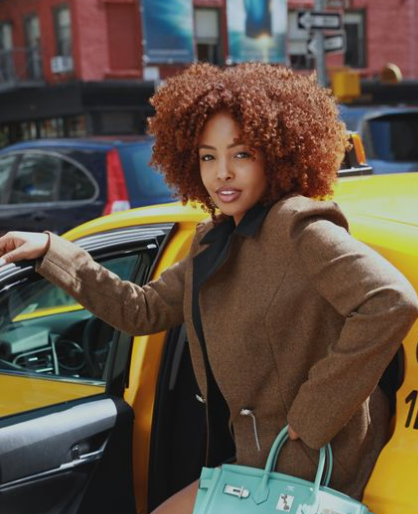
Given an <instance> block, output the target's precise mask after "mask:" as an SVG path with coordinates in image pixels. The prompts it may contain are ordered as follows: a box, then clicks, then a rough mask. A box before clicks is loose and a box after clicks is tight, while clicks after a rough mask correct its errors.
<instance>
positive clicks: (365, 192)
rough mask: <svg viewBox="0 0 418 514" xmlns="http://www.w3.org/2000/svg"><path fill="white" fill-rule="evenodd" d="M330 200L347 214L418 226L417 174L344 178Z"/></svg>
mask: <svg viewBox="0 0 418 514" xmlns="http://www.w3.org/2000/svg"><path fill="white" fill-rule="evenodd" d="M334 199H335V201H336V202H338V204H339V205H340V206H341V208H342V209H343V210H344V211H346V212H347V213H350V214H359V215H363V216H369V217H374V218H380V219H386V220H390V221H394V222H398V223H406V224H408V225H415V226H418V208H417V206H418V173H405V174H403V173H402V174H398V173H397V174H394V175H371V176H364V177H353V178H345V179H342V180H340V181H339V183H338V185H337V187H336V190H335V196H334Z"/></svg>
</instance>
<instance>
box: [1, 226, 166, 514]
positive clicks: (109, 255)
mask: <svg viewBox="0 0 418 514" xmlns="http://www.w3.org/2000/svg"><path fill="white" fill-rule="evenodd" d="M170 230H171V225H154V226H152V227H130V228H126V229H121V230H117V231H110V232H105V233H101V234H98V235H95V236H91V237H86V238H84V239H83V240H80V241H79V242H78V244H80V245H82V246H83V247H84V248H86V249H87V250H88V251H90V252H91V253H92V255H93V257H94V258H95V259H96V260H98V261H99V262H101V263H102V264H103V265H104V266H105V267H107V268H109V269H110V270H112V271H113V272H115V273H117V274H118V275H119V276H121V277H122V278H123V279H127V280H131V281H134V282H136V283H139V284H142V283H144V282H145V281H146V280H147V279H148V277H149V275H150V272H151V269H152V267H153V264H154V262H155V261H156V259H157V256H158V253H159V249H160V247H161V246H162V244H163V243H164V240H165V238H166V237H167V235H168V233H169V232H170ZM32 264H33V263H32ZM131 345H132V337H131V336H129V335H127V334H125V333H122V332H119V331H117V330H116V329H114V328H113V327H111V326H109V325H107V324H106V323H104V322H103V321H101V320H99V319H98V318H96V317H95V316H94V315H93V314H91V313H90V312H88V311H86V310H85V309H84V308H83V307H81V306H80V305H79V304H77V302H76V301H75V300H73V299H72V298H71V297H70V296H69V295H67V294H66V293H65V292H64V291H62V290H61V289H59V288H57V287H56V286H54V285H52V284H51V283H49V282H48V281H46V280H45V279H44V278H42V277H40V276H39V275H38V274H37V273H35V272H34V268H33V265H31V263H25V264H24V265H22V266H15V265H8V266H5V267H4V268H2V269H1V271H0V512H1V513H4V514H28V513H30V514H47V513H51V514H52V513H53V514H91V513H93V512H94V513H96V512H97V513H100V514H135V513H136V508H135V499H134V491H133V477H132V429H133V418H134V414H133V411H132V408H131V407H130V406H129V405H128V404H127V403H126V402H125V401H124V400H123V392H124V388H125V386H126V375H127V374H126V372H125V371H126V370H127V368H128V364H129V360H130V352H131Z"/></svg>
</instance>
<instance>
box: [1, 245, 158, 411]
mask: <svg viewBox="0 0 418 514" xmlns="http://www.w3.org/2000/svg"><path fill="white" fill-rule="evenodd" d="M101 263H102V264H103V265H104V266H105V267H106V268H108V269H110V270H111V271H113V272H114V273H116V274H118V275H119V276H120V277H121V278H122V279H127V280H135V281H137V282H140V283H141V282H143V281H144V280H145V276H146V274H147V272H148V270H149V267H150V263H151V257H150V256H149V254H148V253H147V251H146V250H135V251H133V250H131V251H130V252H129V253H124V254H122V255H119V256H116V257H115V256H113V257H109V258H107V259H105V260H104V261H101ZM33 275H34V276H33V277H30V278H28V279H24V280H23V281H21V282H19V283H17V284H14V285H12V286H10V287H8V288H6V289H5V290H4V291H3V292H2V293H1V294H0V416H1V415H2V413H3V409H4V404H5V403H6V404H8V403H10V401H9V400H6V399H5V398H6V397H7V394H9V393H7V394H6V391H7V386H8V384H15V383H17V384H18V385H19V388H20V387H22V386H21V381H22V379H24V380H25V381H26V386H25V388H24V389H23V390H24V391H28V389H27V388H28V387H29V393H28V394H29V395H35V397H34V398H38V399H37V400H36V402H37V403H36V402H35V399H34V398H32V401H33V402H35V404H36V406H40V405H39V401H40V402H41V403H42V401H41V400H40V399H39V395H41V394H43V395H44V394H45V387H46V386H45V385H43V383H44V380H45V379H47V380H53V381H54V382H53V383H54V384H55V385H54V393H53V394H54V395H55V394H58V393H57V390H56V387H59V384H60V382H61V383H62V382H64V383H66V384H67V392H69V393H68V394H69V395H70V397H73V396H72V395H75V396H74V397H79V396H89V395H91V394H97V392H103V391H104V384H105V379H106V373H107V369H108V366H109V357H110V355H111V353H110V350H111V347H112V344H113V339H114V335H115V329H114V328H113V327H111V326H110V325H107V324H106V323H104V322H103V321H102V320H100V319H98V318H97V317H96V316H94V315H93V314H92V313H90V312H89V311H87V310H86V309H84V308H82V307H81V306H80V305H79V304H78V303H77V302H76V301H75V300H74V299H73V298H72V297H71V296H69V295H68V294H67V293H66V292H64V291H63V290H61V289H60V288H58V287H56V286H54V285H53V284H51V283H50V282H48V281H47V280H45V279H43V278H38V276H37V275H35V274H33ZM17 379H20V383H18V382H16V380H17ZM27 380H29V382H30V383H31V385H30V386H28V385H27ZM5 384H6V388H5ZM69 384H72V385H70V386H69ZM83 384H84V385H85V386H84V389H83V388H82V389H80V387H81V385H83ZM87 384H88V385H89V387H86V385H87ZM68 387H69V389H68ZM92 388H93V391H92ZM80 391H81V392H80ZM26 394H27V393H25V394H24V396H25V398H22V401H21V399H20V397H19V398H18V400H17V402H16V401H15V403H17V404H16V407H10V406H9V408H12V410H13V409H14V410H13V412H19V411H20V410H25V409H26V408H27V405H25V406H23V404H24V403H25V404H26V402H27V401H31V398H26ZM5 395H6V397H5ZM48 395H52V392H51V391H49V392H48V394H47V395H46V396H45V402H46V403H47V404H51V398H50V396H48ZM7 398H8V397H7ZM23 400H24V401H23ZM52 403H53V402H52ZM6 411H7V409H6Z"/></svg>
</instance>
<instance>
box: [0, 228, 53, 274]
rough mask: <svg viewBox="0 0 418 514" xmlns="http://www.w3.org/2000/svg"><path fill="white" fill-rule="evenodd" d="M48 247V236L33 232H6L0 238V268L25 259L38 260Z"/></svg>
mask: <svg viewBox="0 0 418 514" xmlns="http://www.w3.org/2000/svg"><path fill="white" fill-rule="evenodd" d="M48 247H49V235H48V234H40V233H35V232H8V233H7V234H6V235H4V236H3V237H0V266H4V265H5V264H10V263H11V262H17V261H22V260H26V259H38V258H39V257H42V256H43V255H45V253H46V252H47V250H48Z"/></svg>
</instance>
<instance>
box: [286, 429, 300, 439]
mask: <svg viewBox="0 0 418 514" xmlns="http://www.w3.org/2000/svg"><path fill="white" fill-rule="evenodd" d="M287 430H288V432H289V439H291V440H292V441H296V439H299V436H298V434H297V433H296V432H295V431H294V430H293V428H292V427H291V426H290V425H289V427H288V429H287Z"/></svg>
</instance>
